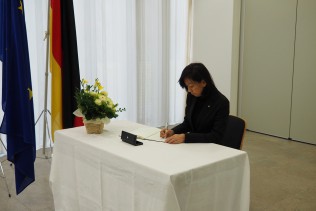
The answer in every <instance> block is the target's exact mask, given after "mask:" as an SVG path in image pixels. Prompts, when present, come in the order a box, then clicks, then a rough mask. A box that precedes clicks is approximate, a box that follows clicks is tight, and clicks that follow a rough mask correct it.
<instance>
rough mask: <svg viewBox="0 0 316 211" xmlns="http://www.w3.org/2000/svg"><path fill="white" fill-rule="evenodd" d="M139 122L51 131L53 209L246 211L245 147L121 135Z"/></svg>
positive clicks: (116, 122) (137, 125) (134, 127)
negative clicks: (138, 140)
mask: <svg viewBox="0 0 316 211" xmlns="http://www.w3.org/2000/svg"><path fill="white" fill-rule="evenodd" d="M141 126H142V125H139V124H136V123H132V122H129V121H113V120H112V121H111V123H110V124H109V125H106V127H105V130H104V131H103V133H102V134H99V135H91V134H87V133H86V131H85V128H84V127H78V128H72V129H66V130H60V131H57V132H56V133H55V144H54V154H53V158H52V165H51V172H50V185H51V188H52V192H53V196H54V204H55V209H56V210H76V211H77V210H84V211H86V210H93V211H95V210H115V211H116V210H122V211H129V210H137V211H138V210H144V211H154V210H165V211H177V210H192V211H199V210H215V211H225V210H227V211H232V210H233V211H238V210H242V211H245V210H249V180H250V178H249V161H248V156H247V153H246V152H243V151H240V150H235V149H231V148H227V147H224V146H220V145H216V144H176V145H172V144H166V143H161V142H150V141H146V140H142V142H143V143H144V145H141V146H132V145H129V144H127V143H124V142H122V141H121V139H120V137H119V135H120V133H121V130H125V131H132V130H134V129H137V128H138V127H141Z"/></svg>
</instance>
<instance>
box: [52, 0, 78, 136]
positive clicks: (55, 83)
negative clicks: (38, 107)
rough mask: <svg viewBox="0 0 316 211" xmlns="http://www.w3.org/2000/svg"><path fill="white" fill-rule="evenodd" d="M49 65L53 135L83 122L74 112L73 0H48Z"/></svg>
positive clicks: (76, 61) (76, 85)
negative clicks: (49, 0) (49, 2)
mask: <svg viewBox="0 0 316 211" xmlns="http://www.w3.org/2000/svg"><path fill="white" fill-rule="evenodd" d="M50 69H51V73H52V94H51V96H52V104H51V112H52V119H51V120H52V122H51V124H52V137H53V140H54V132H55V131H56V130H59V129H65V128H71V127H74V126H81V125H83V123H82V120H81V121H80V120H79V121H78V120H77V119H76V118H75V116H74V115H73V112H74V111H75V110H76V109H77V104H76V101H75V91H76V90H77V89H79V88H80V74H79V62H78V50H77V36H76V25H75V18H74V9H73V1H72V0H67V1H64V0H51V5H50Z"/></svg>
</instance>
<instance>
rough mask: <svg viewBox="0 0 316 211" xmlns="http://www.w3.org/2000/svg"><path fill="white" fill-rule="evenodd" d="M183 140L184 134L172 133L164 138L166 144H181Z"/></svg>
mask: <svg viewBox="0 0 316 211" xmlns="http://www.w3.org/2000/svg"><path fill="white" fill-rule="evenodd" d="M184 140H185V135H184V134H174V135H172V136H170V137H169V138H167V139H166V140H165V142H166V143H168V144H181V143H183V142H184Z"/></svg>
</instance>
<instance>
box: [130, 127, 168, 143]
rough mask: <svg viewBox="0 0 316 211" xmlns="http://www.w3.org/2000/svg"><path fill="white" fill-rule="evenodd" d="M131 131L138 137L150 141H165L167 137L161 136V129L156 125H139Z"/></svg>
mask: <svg viewBox="0 0 316 211" xmlns="http://www.w3.org/2000/svg"><path fill="white" fill-rule="evenodd" d="M130 133H132V134H134V135H137V138H138V139H143V140H149V141H159V142H164V141H165V139H164V138H161V137H160V129H159V128H155V127H147V126H143V127H139V128H137V129H135V130H132V131H130Z"/></svg>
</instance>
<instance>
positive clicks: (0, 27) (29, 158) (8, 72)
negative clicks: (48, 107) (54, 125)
mask: <svg viewBox="0 0 316 211" xmlns="http://www.w3.org/2000/svg"><path fill="white" fill-rule="evenodd" d="M24 13H25V12H24V6H23V0H0V60H1V61H2V109H3V112H4V117H3V120H2V123H1V127H0V132H1V133H4V134H6V138H7V150H8V151H7V159H8V160H9V161H10V162H12V163H14V170H15V185H16V193H17V194H19V193H21V192H22V191H23V190H24V189H25V188H26V187H27V186H28V185H30V184H31V183H32V182H34V181H35V172H34V162H35V158H36V141H35V124H34V108H33V94H32V80H31V69H30V60H29V51H28V42H27V33H26V25H25V14H24ZM0 209H1V208H0Z"/></svg>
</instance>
